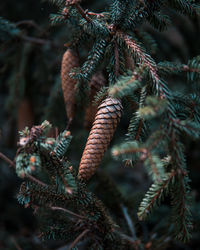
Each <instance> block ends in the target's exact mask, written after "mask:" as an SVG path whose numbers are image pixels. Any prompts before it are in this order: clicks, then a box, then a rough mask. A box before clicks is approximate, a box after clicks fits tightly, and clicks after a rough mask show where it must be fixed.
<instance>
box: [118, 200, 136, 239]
mask: <svg viewBox="0 0 200 250" xmlns="http://www.w3.org/2000/svg"><path fill="white" fill-rule="evenodd" d="M120 207H121V209H122V212H123V215H124V217H125V219H126V222H127V225H128V227H129V229H130V232H131V234H132V236H133V240H134V241H135V240H137V236H136V233H135V228H134V225H133V222H132V220H131V217H130V215H129V214H128V210H127V208H126V207H125V206H124V205H122V204H121V205H120Z"/></svg>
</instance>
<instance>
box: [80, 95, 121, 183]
mask: <svg viewBox="0 0 200 250" xmlns="http://www.w3.org/2000/svg"><path fill="white" fill-rule="evenodd" d="M121 111H122V105H121V102H120V100H118V99H116V98H111V97H108V98H106V99H105V100H104V101H103V102H102V103H101V104H100V106H99V107H98V111H97V114H96V116H95V121H94V123H93V126H92V129H91V131H90V134H89V137H88V140H87V143H86V146H85V149H84V152H83V155H82V158H81V163H80V167H79V173H78V178H79V179H81V180H84V181H86V180H89V179H90V177H91V176H92V175H93V174H94V173H95V171H96V169H97V167H98V165H99V163H100V162H101V159H102V157H103V155H104V153H105V151H106V149H107V147H108V145H109V144H110V141H111V139H112V137H113V134H114V131H115V129H116V127H117V123H118V122H119V120H120V118H121Z"/></svg>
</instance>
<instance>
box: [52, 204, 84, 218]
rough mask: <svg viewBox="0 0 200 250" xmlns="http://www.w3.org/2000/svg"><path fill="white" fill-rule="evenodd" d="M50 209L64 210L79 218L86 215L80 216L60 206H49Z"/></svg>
mask: <svg viewBox="0 0 200 250" xmlns="http://www.w3.org/2000/svg"><path fill="white" fill-rule="evenodd" d="M50 209H51V210H60V211H63V212H66V213H68V214H71V215H73V216H76V217H78V218H79V219H86V217H84V216H81V215H79V214H76V213H74V212H72V211H70V210H68V209H66V208H62V207H50Z"/></svg>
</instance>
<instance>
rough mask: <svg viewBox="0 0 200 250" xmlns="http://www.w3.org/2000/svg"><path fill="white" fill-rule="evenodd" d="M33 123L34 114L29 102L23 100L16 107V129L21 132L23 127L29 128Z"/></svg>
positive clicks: (25, 99) (26, 99)
mask: <svg viewBox="0 0 200 250" xmlns="http://www.w3.org/2000/svg"><path fill="white" fill-rule="evenodd" d="M33 123H34V114H33V108H32V104H31V101H30V100H29V99H28V98H23V99H22V100H21V102H20V104H19V106H18V117H17V129H18V130H19V131H21V130H23V129H24V128H25V127H29V128H31V127H32V126H33Z"/></svg>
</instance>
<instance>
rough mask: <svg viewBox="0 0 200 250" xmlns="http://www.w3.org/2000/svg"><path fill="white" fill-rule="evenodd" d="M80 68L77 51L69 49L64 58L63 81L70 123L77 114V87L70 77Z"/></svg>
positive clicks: (62, 67) (62, 66)
mask: <svg viewBox="0 0 200 250" xmlns="http://www.w3.org/2000/svg"><path fill="white" fill-rule="evenodd" d="M78 66H79V59H78V56H77V54H76V53H75V51H73V50H71V49H68V50H67V51H66V52H65V53H64V55H63V58H62V65H61V81H62V90H63V96H64V101H65V109H66V113H67V117H68V119H69V121H72V120H73V118H74V113H75V85H76V80H74V79H72V78H71V77H70V76H69V73H70V72H71V70H72V69H73V68H74V67H78Z"/></svg>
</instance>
